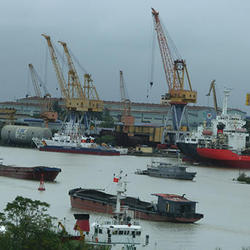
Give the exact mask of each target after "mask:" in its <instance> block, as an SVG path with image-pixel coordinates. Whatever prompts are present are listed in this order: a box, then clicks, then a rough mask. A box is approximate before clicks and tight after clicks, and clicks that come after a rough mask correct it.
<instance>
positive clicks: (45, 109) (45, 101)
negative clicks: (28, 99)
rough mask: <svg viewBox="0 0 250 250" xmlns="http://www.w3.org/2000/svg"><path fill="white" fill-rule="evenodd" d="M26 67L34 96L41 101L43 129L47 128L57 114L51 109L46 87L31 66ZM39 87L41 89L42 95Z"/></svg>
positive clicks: (55, 118)
mask: <svg viewBox="0 0 250 250" xmlns="http://www.w3.org/2000/svg"><path fill="white" fill-rule="evenodd" d="M28 66H29V70H30V75H31V80H32V83H33V86H34V90H35V95H36V96H37V97H38V98H40V100H41V107H42V109H41V117H42V118H43V119H44V123H45V127H48V122H49V121H56V120H57V118H58V114H57V112H55V111H53V109H52V102H51V94H50V93H49V91H48V89H47V87H46V85H45V84H44V82H43V81H42V80H41V78H40V77H39V75H38V73H37V71H36V70H35V68H34V67H33V65H32V64H31V63H30V64H29V65H28ZM40 86H41V87H42V88H43V92H44V93H43V94H42V91H41V88H40Z"/></svg>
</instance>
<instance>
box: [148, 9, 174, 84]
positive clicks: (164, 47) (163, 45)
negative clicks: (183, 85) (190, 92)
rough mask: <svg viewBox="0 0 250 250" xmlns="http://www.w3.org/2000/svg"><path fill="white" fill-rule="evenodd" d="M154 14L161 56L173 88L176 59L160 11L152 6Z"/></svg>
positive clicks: (169, 82) (166, 74) (167, 77)
mask: <svg viewBox="0 0 250 250" xmlns="http://www.w3.org/2000/svg"><path fill="white" fill-rule="evenodd" d="M152 15H153V17H154V25H155V30H156V34H157V39H158V43H159V48H160V52H161V58H162V63H163V69H164V72H165V77H166V81H167V84H168V88H169V89H172V83H173V74H174V61H173V58H172V56H171V52H170V49H169V47H168V43H167V39H166V36H165V35H164V32H163V29H162V26H161V23H160V19H159V12H157V11H156V10H155V9H154V8H152ZM174 85H176V84H174Z"/></svg>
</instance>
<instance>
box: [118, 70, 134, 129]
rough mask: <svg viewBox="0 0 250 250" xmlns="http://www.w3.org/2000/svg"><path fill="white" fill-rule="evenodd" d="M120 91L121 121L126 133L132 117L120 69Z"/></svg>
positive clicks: (132, 122) (131, 123) (132, 119)
mask: <svg viewBox="0 0 250 250" xmlns="http://www.w3.org/2000/svg"><path fill="white" fill-rule="evenodd" d="M120 92H121V102H122V105H123V109H122V117H121V122H122V123H123V125H124V127H123V132H125V133H128V128H129V126H132V125H134V117H133V116H132V115H131V101H130V99H129V97H128V94H127V93H126V91H125V83H124V78H123V72H122V71H121V70H120Z"/></svg>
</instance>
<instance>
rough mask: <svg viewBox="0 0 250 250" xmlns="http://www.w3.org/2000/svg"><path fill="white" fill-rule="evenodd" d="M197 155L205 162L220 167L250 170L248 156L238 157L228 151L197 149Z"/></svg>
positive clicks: (249, 156)
mask: <svg viewBox="0 0 250 250" xmlns="http://www.w3.org/2000/svg"><path fill="white" fill-rule="evenodd" d="M197 152H198V154H199V155H200V156H201V157H203V158H204V159H206V160H207V161H210V162H213V163H214V164H218V165H220V166H222V167H229V168H237V169H239V168H243V169H250V155H238V154H236V153H234V152H232V151H231V150H228V149H213V148H197Z"/></svg>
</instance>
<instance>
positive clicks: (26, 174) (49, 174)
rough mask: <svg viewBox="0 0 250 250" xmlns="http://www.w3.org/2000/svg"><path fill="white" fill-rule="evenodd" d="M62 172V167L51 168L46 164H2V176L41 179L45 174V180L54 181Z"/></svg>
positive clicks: (0, 165)
mask: <svg viewBox="0 0 250 250" xmlns="http://www.w3.org/2000/svg"><path fill="white" fill-rule="evenodd" d="M60 172H61V169H60V168H51V167H45V166H37V167H16V166H8V165H3V164H0V176H6V177H12V178H17V179H26V180H36V181H40V180H41V178H42V176H43V180H44V181H54V180H55V179H56V177H57V175H58V174H59V173H60Z"/></svg>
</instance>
